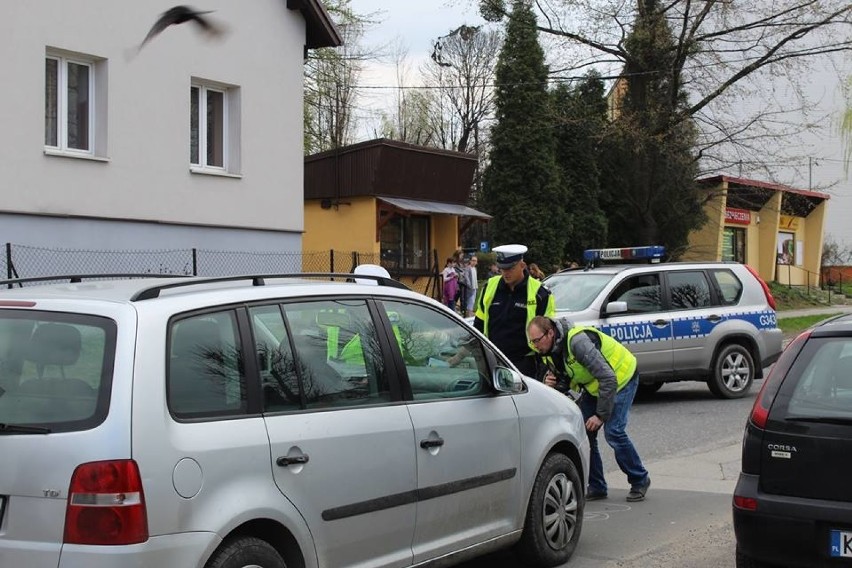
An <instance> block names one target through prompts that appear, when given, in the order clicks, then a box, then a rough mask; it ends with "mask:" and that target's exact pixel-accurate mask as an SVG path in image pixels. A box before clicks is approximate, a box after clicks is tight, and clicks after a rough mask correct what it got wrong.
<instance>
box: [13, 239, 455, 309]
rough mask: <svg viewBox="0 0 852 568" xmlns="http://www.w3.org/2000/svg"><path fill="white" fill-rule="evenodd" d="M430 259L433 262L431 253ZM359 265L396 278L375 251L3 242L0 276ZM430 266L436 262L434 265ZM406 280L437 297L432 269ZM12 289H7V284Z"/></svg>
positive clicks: (288, 270) (289, 270) (285, 270)
mask: <svg viewBox="0 0 852 568" xmlns="http://www.w3.org/2000/svg"><path fill="white" fill-rule="evenodd" d="M432 254H433V257H435V258H437V255H436V253H435V252H434V251H433V253H432ZM359 264H379V265H383V266H385V268H387V269H388V272H389V273H390V275H391V277H392V278H394V279H396V280H399V279H400V277H401V276H403V275H404V274H402V273H401V272H400V271H399V270H398V269H396V268H395V266H396V263H391V264H392V265H391V266H388V265H387V264H388V263H383V262H382V259H381V257H380V255H379V254H377V253H363V252H357V251H336V250H328V251H315V252H275V251H267V252H256V251H255V252H238V251H217V250H205V249H175V250H123V251H121V250H75V249H51V248H41V247H32V246H26V245H16V244H12V243H6V246H5V254H3V255H2V259H0V269H2V272H0V278H2V277H3V276H2V275H5V277H6V278H9V279H13V278H40V277H48V276H74V275H95V274H104V275H107V274H112V275H116V274H124V275H131V274H133V275H139V274H151V275H175V276H230V275H239V274H294V273H301V272H334V273H340V274H347V273H351V272H352V271H353V270H354V269H355V267H356V266H358V265H359ZM433 264H434V263H433ZM405 276H408V277H409V278H408V280H409V281H408V282H407V284H408V286H409V287H410V288H411V289H412V290H414V291H416V292H420V293H421V294H425V295H427V296H430V297H433V298H440V287H439V285H438V281H439V280H438V279H439V277H440V274H439V271H438V269H437V267H436V266H433V267H432V269H430V270H429V271H428V274H418V275H417V276H411V275H409V274H405ZM10 287H11V286H10Z"/></svg>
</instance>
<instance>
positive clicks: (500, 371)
mask: <svg viewBox="0 0 852 568" xmlns="http://www.w3.org/2000/svg"><path fill="white" fill-rule="evenodd" d="M493 379H494V388H495V389H497V390H498V391H499V392H506V393H509V394H518V393H519V392H521V391H522V390H524V381H523V379H521V374H520V373H518V372H517V371H513V370H512V369H509V368H507V367H497V368H496V369H494V377H493Z"/></svg>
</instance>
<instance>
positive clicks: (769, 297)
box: [745, 264, 775, 310]
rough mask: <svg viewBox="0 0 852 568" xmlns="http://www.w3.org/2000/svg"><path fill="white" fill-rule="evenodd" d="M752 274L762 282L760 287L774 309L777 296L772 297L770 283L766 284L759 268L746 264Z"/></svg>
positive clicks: (767, 301)
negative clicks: (758, 271)
mask: <svg viewBox="0 0 852 568" xmlns="http://www.w3.org/2000/svg"><path fill="white" fill-rule="evenodd" d="M745 267H746V268H747V269H748V271H749V272H751V275H752V276H754V277H755V278H757V281H758V282H760V287H761V288H763V295H764V296H766V303H767V304H769V307H770V308H772V309H773V310H774V309H775V298H773V297H772V292H770V291H769V285H767V284H766V281H765V280H764V279H763V278H761V277H760V274H758V273H757V270H755V269H754V268H752V267H751V266H749V265H748V264H746V265H745Z"/></svg>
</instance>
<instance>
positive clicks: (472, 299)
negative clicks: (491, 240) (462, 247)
mask: <svg viewBox="0 0 852 568" xmlns="http://www.w3.org/2000/svg"><path fill="white" fill-rule="evenodd" d="M477 264H479V259H478V258H476V255H474V256H472V257H470V260H469V261H468V263H467V266H466V267H465V270H466V278H465V283H466V284H467V296H466V297H465V302H464V305H465V313H464V315H465V316H466V317H469V318H470V317H473V315H474V313H475V311H476V310H475V308H476V305H475V304H476V292H477V290H479V274H478V273H477V271H476V265H477Z"/></svg>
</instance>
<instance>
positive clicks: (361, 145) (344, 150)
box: [305, 138, 479, 162]
mask: <svg viewBox="0 0 852 568" xmlns="http://www.w3.org/2000/svg"><path fill="white" fill-rule="evenodd" d="M376 146H389V147H391V148H400V149H402V150H411V151H414V152H423V153H426V154H435V155H438V156H448V157H452V158H460V159H463V160H473V161H478V160H479V157H478V156H477V155H476V154H469V153H467V152H459V151H457V150H445V149H443V148H432V147H431V146H419V145H417V144H411V143H410V142H400V141H399V140H392V139H390V138H374V139H373V140H365V141H363V142H356V143H355V144H350V145H348V146H341V147H340V148H337V149H334V150H324V151H322V152H317V153H316V154H309V155H307V156H305V162H313V161H315V160H322V159H323V158H328V157H329V156H336V155H343V154H348V153H349V152H357V151H358V150H363V149H365V148H373V147H376Z"/></svg>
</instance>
